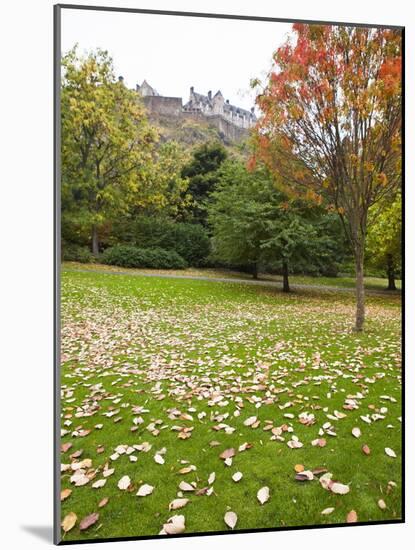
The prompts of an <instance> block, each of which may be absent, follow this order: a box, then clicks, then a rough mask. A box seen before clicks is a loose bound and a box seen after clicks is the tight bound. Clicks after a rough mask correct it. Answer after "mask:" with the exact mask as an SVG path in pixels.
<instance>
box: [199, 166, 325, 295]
mask: <svg viewBox="0 0 415 550" xmlns="http://www.w3.org/2000/svg"><path fill="white" fill-rule="evenodd" d="M211 198H212V201H211V203H210V205H209V207H208V211H209V218H208V219H209V223H210V225H211V228H212V232H213V237H212V249H213V254H212V257H213V258H214V259H216V260H220V261H223V262H225V263H228V264H230V265H247V266H250V268H251V270H252V274H253V276H254V278H257V276H258V268H259V266H261V267H265V268H274V269H275V268H279V269H281V271H282V274H283V290H284V291H285V292H288V291H289V290H290V287H289V272H290V270H291V269H292V267H293V266H294V265H295V263H296V262H298V261H299V260H301V261H303V262H304V261H315V259H316V258H317V257H319V258H320V259H323V258H324V257H325V255H326V256H327V253H328V250H329V248H330V246H331V238H330V237H329V236H327V235H321V234H319V232H318V226H317V225H316V224H315V223H314V221H313V219H312V217H313V214H312V213H311V212H310V211H309V209H308V208H304V204H303V203H299V202H298V201H297V203H295V202H289V201H288V200H287V197H286V196H284V195H283V194H282V193H281V192H280V191H279V190H277V189H276V188H275V186H274V184H273V181H272V179H271V178H270V176H269V175H268V173H267V172H266V170H264V169H259V168H258V169H256V170H254V171H248V170H247V169H246V167H245V166H244V165H243V164H242V163H238V162H231V161H228V162H226V163H225V165H224V166H223V169H222V170H221V176H220V181H219V183H218V185H217V187H216V190H215V191H214V192H213V193H212V196H211Z"/></svg>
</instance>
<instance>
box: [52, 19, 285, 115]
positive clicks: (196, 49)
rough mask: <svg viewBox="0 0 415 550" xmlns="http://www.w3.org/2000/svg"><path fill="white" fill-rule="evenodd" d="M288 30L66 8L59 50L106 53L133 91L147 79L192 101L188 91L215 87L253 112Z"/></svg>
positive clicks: (280, 25)
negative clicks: (258, 84)
mask: <svg viewBox="0 0 415 550" xmlns="http://www.w3.org/2000/svg"><path fill="white" fill-rule="evenodd" d="M290 29H291V25H290V24H286V23H274V22H260V21H235V20H227V19H210V18H209V19H207V18H195V17H179V16H174V17H172V16H166V15H152V14H140V13H116V12H105V11H86V10H76V9H64V10H62V51H63V52H65V51H67V50H68V49H70V48H71V47H72V46H73V45H74V44H75V43H78V44H79V48H80V50H81V52H83V51H87V50H91V49H95V48H97V47H100V48H103V49H106V50H108V51H109V53H110V54H111V56H112V57H113V60H114V65H115V70H116V74H117V75H122V76H123V77H124V79H125V82H126V84H127V85H128V86H129V87H131V88H133V87H135V85H136V83H139V84H141V82H142V81H143V79H146V80H147V82H148V83H149V84H150V85H151V86H153V87H154V88H156V90H157V91H158V92H159V93H160V94H161V95H166V96H175V97H182V98H183V101H187V99H188V96H189V88H190V86H194V87H195V91H197V92H200V93H203V94H205V95H206V94H207V92H208V90H212V92H213V94H214V93H216V91H217V90H218V89H220V90H221V91H222V94H223V95H224V97H225V99H229V100H230V102H231V103H233V104H234V105H237V106H240V107H244V108H246V109H250V107H251V106H253V104H254V94H253V92H252V90H250V87H249V82H250V79H251V78H256V77H259V78H262V77H264V76H265V74H266V73H267V72H268V70H269V68H270V66H271V58H272V53H273V51H274V50H275V49H276V48H277V47H278V46H279V45H281V44H282V43H283V42H284V41H285V39H286V37H287V36H288V34H289V32H290Z"/></svg>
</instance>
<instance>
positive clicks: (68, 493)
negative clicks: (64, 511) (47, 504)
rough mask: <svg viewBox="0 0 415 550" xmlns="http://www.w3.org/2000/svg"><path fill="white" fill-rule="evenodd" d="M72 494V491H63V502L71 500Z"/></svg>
mask: <svg viewBox="0 0 415 550" xmlns="http://www.w3.org/2000/svg"><path fill="white" fill-rule="evenodd" d="M71 494H72V489H62V491H61V502H63V501H64V500H66V499H67V498H69V497H70V496H71Z"/></svg>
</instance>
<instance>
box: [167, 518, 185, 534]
mask: <svg viewBox="0 0 415 550" xmlns="http://www.w3.org/2000/svg"><path fill="white" fill-rule="evenodd" d="M184 521H185V520H184V516H172V517H171V518H169V520H168V522H167V523H165V524H164V525H163V531H164V532H165V533H166V534H167V535H178V534H180V533H183V532H184V530H185V524H184Z"/></svg>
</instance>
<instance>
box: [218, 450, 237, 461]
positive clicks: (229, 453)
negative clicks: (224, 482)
mask: <svg viewBox="0 0 415 550" xmlns="http://www.w3.org/2000/svg"><path fill="white" fill-rule="evenodd" d="M233 456H235V449H226V450H225V451H223V453H221V454H220V455H219V458H221V459H222V460H226V459H227V458H232V457H233Z"/></svg>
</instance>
